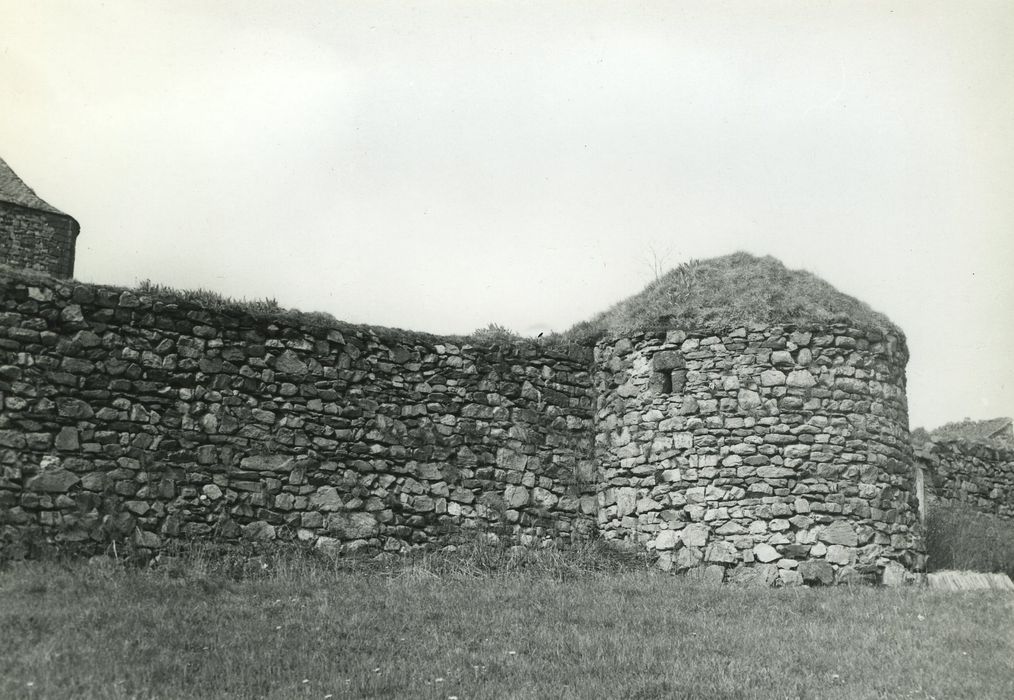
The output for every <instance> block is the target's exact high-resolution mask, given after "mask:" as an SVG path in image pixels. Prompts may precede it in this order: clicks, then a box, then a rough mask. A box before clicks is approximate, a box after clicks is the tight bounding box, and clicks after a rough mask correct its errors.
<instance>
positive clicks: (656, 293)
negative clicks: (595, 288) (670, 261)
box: [568, 252, 904, 337]
mask: <svg viewBox="0 0 1014 700" xmlns="http://www.w3.org/2000/svg"><path fill="white" fill-rule="evenodd" d="M755 323H757V324H763V325H787V324H792V325H796V326H802V325H827V324H831V323H845V324H849V325H853V326H856V327H859V328H865V329H868V330H870V329H873V330H878V331H881V332H890V333H892V334H896V335H898V336H901V337H904V334H903V333H902V332H901V330H900V329H899V328H898V327H897V326H895V325H894V324H893V323H892V322H891V321H890V319H888V318H887V317H886V316H884V315H883V314H881V313H878V312H876V311H874V310H873V309H871V308H870V307H869V306H868V305H866V304H864V303H863V302H861V301H859V300H858V299H855V298H854V297H851V296H848V295H847V294H843V293H842V292H839V291H838V290H837V289H835V288H834V287H833V286H831V285H830V284H829V283H827V282H825V281H824V280H822V279H820V278H819V277H817V276H816V275H814V274H812V273H810V272H807V271H805V270H790V269H788V268H787V267H785V265H783V264H782V263H781V261H779V260H777V259H775V258H773V257H771V256H765V257H757V256H754V255H750V254H749V253H743V252H740V253H733V254H732V255H725V256H722V257H718V258H711V259H708V260H694V261H691V262H689V263H685V264H683V265H680V266H679V267H677V268H675V269H673V270H670V271H669V272H667V273H666V274H664V275H662V276H661V277H660V278H659V279H657V280H656V281H654V282H652V283H651V284H649V285H648V286H647V287H645V289H644V290H643V291H641V292H640V293H638V294H635V295H634V296H632V297H630V298H629V299H626V300H624V301H621V302H620V303H618V304H616V305H615V306H613V307H612V308H611V309H609V310H608V311H605V312H603V313H600V314H598V315H597V316H595V317H594V318H592V319H591V320H590V321H585V322H583V323H579V324H578V325H576V326H574V328H572V329H571V330H570V331H568V334H569V335H573V336H576V337H594V336H596V335H619V334H622V333H626V332H628V331H636V330H647V329H658V328H684V329H692V328H718V327H721V328H731V327H736V326H739V325H748V324H755Z"/></svg>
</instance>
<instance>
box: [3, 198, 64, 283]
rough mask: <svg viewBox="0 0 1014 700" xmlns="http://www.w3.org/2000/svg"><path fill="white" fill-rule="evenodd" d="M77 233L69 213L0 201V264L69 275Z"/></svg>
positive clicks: (55, 274) (60, 275) (61, 275)
mask: <svg viewBox="0 0 1014 700" xmlns="http://www.w3.org/2000/svg"><path fill="white" fill-rule="evenodd" d="M77 234H78V225H77V222H76V221H75V220H74V219H72V218H71V217H69V216H65V215H62V214H53V213H50V212H45V211H40V210H38V209H29V208H26V207H22V206H18V205H17V204H8V203H7V202H0V263H3V264H6V265H11V266H13V267H19V268H24V269H28V270H35V271H36V272H43V273H46V274H49V275H54V276H56V277H70V276H72V275H73V274H74V247H75V243H76V240H77Z"/></svg>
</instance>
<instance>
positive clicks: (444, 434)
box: [0, 275, 596, 553]
mask: <svg viewBox="0 0 1014 700" xmlns="http://www.w3.org/2000/svg"><path fill="white" fill-rule="evenodd" d="M589 367H590V351H589V350H586V349H574V350H570V351H559V352H555V351H552V350H548V349H545V348H541V347H536V346H520V347H516V346H509V347H508V346H503V347H498V346H490V347H478V346H469V345H466V344H462V343H461V342H460V341H458V342H453V341H451V340H447V339H441V338H438V337H435V336H429V335H422V334H411V333H406V332H401V331H387V330H379V329H369V328H358V327H340V328H333V327H332V328H326V327H318V326H314V325H310V324H308V323H305V322H303V321H300V320H299V319H294V320H292V319H286V318H285V317H278V318H273V319H270V318H263V317H261V316H260V315H254V314H251V313H248V312H246V311H242V310H238V309H233V310H221V311H214V310H208V309H205V308H202V306H200V305H198V304H196V303H191V302H186V301H171V300H166V299H162V298H159V297H152V296H147V295H143V294H138V293H136V292H131V291H123V290H120V289H115V288H109V287H101V286H90V285H84V284H79V283H72V282H70V283H64V282H57V281H53V280H46V281H32V280H30V279H28V278H22V277H19V276H16V275H10V276H7V275H0V402H2V404H3V412H2V417H0V470H2V471H0V546H6V547H8V548H16V547H19V546H22V544H19V543H23V541H24V540H25V538H26V536H27V535H26V533H34V536H38V537H41V538H44V539H45V540H48V541H50V542H54V543H59V544H62V545H63V546H65V547H68V548H75V549H82V550H99V549H102V548H104V547H107V546H108V545H109V543H111V542H117V541H120V542H122V541H124V540H126V541H129V542H131V543H132V544H133V545H135V546H137V547H139V548H142V549H147V550H151V551H155V550H158V549H159V548H162V547H164V546H166V545H167V544H168V543H170V542H172V541H173V540H178V539H188V540H191V539H214V540H217V541H226V542H233V541H238V540H241V539H251V540H255V541H268V540H293V541H295V540H299V541H304V542H305V543H307V544H308V545H309V544H312V545H314V546H317V547H320V548H324V549H328V550H331V551H335V552H347V551H351V550H355V549H359V548H362V547H370V548H375V549H377V550H386V551H399V550H404V549H406V548H408V547H413V546H418V545H427V544H437V545H440V544H445V543H447V542H451V541H453V537H454V535H455V533H458V532H460V531H461V530H462V529H468V528H473V529H478V530H482V531H485V532H490V533H501V534H504V535H507V536H509V537H510V538H513V539H514V540H519V541H521V542H524V543H532V544H536V543H539V542H545V541H549V540H563V541H569V540H571V539H573V538H577V537H581V536H583V535H586V534H587V533H589V532H590V531H592V530H593V529H594V526H595V523H594V518H595V515H594V513H595V509H596V499H595V487H594V483H595V469H594V463H593V461H592V460H593V449H594V445H593V443H594V439H593V435H592V432H591V431H592V422H593V421H592V419H593V412H594V401H593V394H592V382H591V375H590V372H589ZM8 553H10V552H8Z"/></svg>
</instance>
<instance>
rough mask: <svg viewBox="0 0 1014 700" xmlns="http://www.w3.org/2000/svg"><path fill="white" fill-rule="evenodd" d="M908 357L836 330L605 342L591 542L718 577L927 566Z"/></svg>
mask: <svg viewBox="0 0 1014 700" xmlns="http://www.w3.org/2000/svg"><path fill="white" fill-rule="evenodd" d="M907 357H908V355H907V350H906V347H905V344H904V341H903V340H902V339H901V338H898V337H894V336H888V335H881V334H879V333H875V332H865V331H861V330H858V329H855V328H848V327H845V326H829V327H812V328H793V327H770V328H767V327H760V326H755V327H741V328H735V329H728V330H725V331H711V330H707V331H678V330H677V331H669V332H667V333H666V332H660V333H646V334H637V335H632V336H630V337H626V338H618V339H611V340H607V341H603V342H600V343H599V345H598V346H597V347H596V361H597V372H596V384H597V387H598V404H597V413H596V436H597V437H596V439H597V459H598V460H599V462H600V468H601V483H600V485H599V494H598V495H599V511H598V525H599V530H600V532H601V533H602V534H603V536H604V537H606V538H610V539H613V540H617V541H626V542H629V543H632V544H634V545H636V546H639V547H644V548H646V549H647V550H648V551H650V552H653V553H655V554H656V555H657V557H658V565H659V566H660V567H661V568H663V569H666V570H669V569H675V570H677V571H680V570H689V569H698V570H702V571H703V572H704V573H705V575H707V576H709V577H713V578H715V579H718V580H722V579H726V580H735V581H758V582H763V583H768V584H771V583H776V582H780V583H782V584H787V585H791V584H798V583H802V582H820V583H831V582H833V581H834V582H839V581H853V580H860V579H864V580H876V579H878V578H880V577H884V578H887V579H890V578H892V577H894V578H897V577H898V576H899V575H900V574H901V573H902V567H904V568H905V569H912V568H919V567H921V565H922V559H923V555H922V551H921V547H922V545H921V538H920V532H919V530H918V527H919V526H918V506H917V501H916V495H915V489H914V483H913V476H912V472H911V461H912V451H911V447H910V445H909V442H908V417H907V404H906V398H905V374H904V368H905V363H906V361H907Z"/></svg>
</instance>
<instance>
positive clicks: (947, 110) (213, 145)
mask: <svg viewBox="0 0 1014 700" xmlns="http://www.w3.org/2000/svg"><path fill="white" fill-rule="evenodd" d="M0 16H2V17H3V25H4V26H3V31H2V32H0V100H2V102H0V105H2V109H0V156H2V157H3V158H5V159H6V160H7V161H8V162H9V164H10V165H11V166H12V167H13V168H14V169H15V170H16V171H17V172H18V173H19V174H20V175H21V176H22V177H23V178H24V179H25V180H26V181H27V182H28V184H29V185H30V186H32V187H33V188H34V189H35V190H36V192H37V193H38V194H39V195H40V196H42V197H43V198H44V199H46V200H47V201H49V202H50V203H51V204H53V205H54V206H56V207H58V208H60V209H62V210H64V211H65V212H67V213H69V214H72V215H73V216H75V217H76V218H77V219H78V220H79V221H80V223H81V229H82V232H81V236H80V238H79V239H78V253H77V267H76V276H77V277H78V278H79V279H82V280H87V281H94V282H106V283H115V284H126V285H131V284H134V283H136V282H138V281H140V280H143V279H151V280H152V281H156V282H161V283H165V284H169V285H173V286H177V287H190V288H193V287H205V288H211V289H215V290H217V291H220V292H222V293H225V294H228V295H232V296H236V297H259V298H262V297H274V298H276V299H277V300H278V301H279V303H281V304H282V305H284V306H289V307H297V308H301V309H303V310H322V311H328V312H331V313H332V314H334V315H335V316H336V317H338V318H340V319H343V320H347V321H352V322H364V323H372V324H378V325H385V326H398V327H404V328H411V329H416V330H425V331H430V332H435V333H445V332H446V333H467V332H469V331H471V330H473V329H475V328H477V327H480V326H485V325H486V324H488V323H490V322H492V321H495V322H497V323H500V324H503V325H506V326H509V327H511V328H513V329H515V330H517V331H520V332H522V333H537V332H539V331H541V330H548V329H554V330H564V329H566V328H568V327H569V326H570V325H572V324H573V323H575V322H577V321H580V320H584V319H586V318H588V317H589V316H591V315H593V314H594V313H596V312H598V311H600V310H602V309H604V308H606V307H608V306H610V305H612V304H613V303H614V302H616V301H618V300H620V299H622V298H624V297H626V296H629V295H631V294H633V293H636V292H637V291H639V290H640V289H641V288H642V287H643V286H644V285H645V284H646V283H647V282H648V281H649V280H650V279H651V278H652V272H651V267H650V264H649V263H650V260H651V258H652V255H653V253H652V251H655V255H657V256H658V257H660V258H662V259H663V260H664V261H665V262H667V263H668V265H669V266H675V265H676V264H678V263H680V262H683V261H685V260H688V259H690V258H707V257H712V256H717V255H724V254H727V253H731V252H734V251H736V250H747V251H750V252H753V253H755V254H770V255H774V256H776V257H778V258H780V259H781V260H782V261H783V262H785V264H786V265H788V266H789V267H793V268H805V269H808V270H810V271H812V272H814V273H816V274H818V275H820V276H821V277H823V278H824V279H826V280H828V281H829V282H831V283H832V284H834V285H835V286H836V287H838V288H839V289H840V290H842V291H844V292H846V293H848V294H852V295H854V296H857V297H859V298H861V299H863V300H864V301H866V302H868V303H870V304H871V305H872V306H873V307H874V308H876V309H878V310H880V311H883V312H884V313H886V314H887V315H888V316H890V317H891V318H892V319H893V320H894V321H895V322H896V323H898V324H899V325H900V326H901V327H902V328H903V329H904V330H905V331H906V333H907V335H908V340H909V347H910V350H911V353H912V359H911V361H910V363H909V373H908V376H909V405H910V414H911V419H912V425H913V427H914V426H917V425H925V426H929V427H935V426H937V425H939V424H941V423H944V422H946V421H949V420H955V419H957V420H960V419H961V418H963V417H966V416H968V417H972V418H989V417H995V416H999V415H1007V416H1010V415H1014V397H1012V389H1014V317H1012V310H1014V275H1012V274H1011V270H1012V267H1014V265H1012V264H1014V240H1012V234H1014V225H1012V224H1014V196H1012V193H1014V41H1012V39H1011V38H1012V37H1014V3H1011V2H981V1H975V2H966V1H962V2H953V1H948V2H923V1H919V2H903V3H885V2H870V3H862V2H841V3H837V2H834V3H826V2H821V3H814V2H808V1H807V2H802V1H800V2H765V3H753V2H733V3H717V2H709V3H700V2H683V3H679V2H670V3H662V2H646V3H638V2H622V3H615V4H613V3H595V2H588V1H586V0H581V1H580V2H538V3H521V2H510V3H494V2H477V1H475V0H471V1H468V2H460V3H455V2H431V1H428V2H419V3H412V2H395V3H383V2H372V1H371V2H352V1H344V2H336V1H334V0H319V1H305V2H291V1H286V2H276V3H269V2H252V1H251V0H242V1H229V2H224V1H218V2H209V1H208V0H202V1H201V2H185V1H181V0H172V1H171V2H156V1H145V2H140V1H133V2H125V1H123V0H108V1H106V2H70V1H67V2H51V1H42V0H32V1H31V2H25V1H24V0H0Z"/></svg>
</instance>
